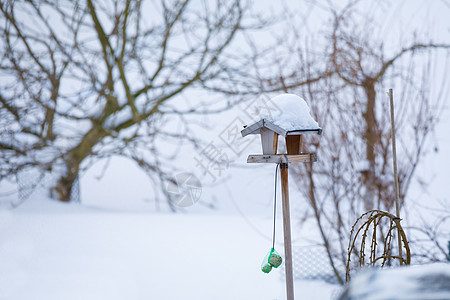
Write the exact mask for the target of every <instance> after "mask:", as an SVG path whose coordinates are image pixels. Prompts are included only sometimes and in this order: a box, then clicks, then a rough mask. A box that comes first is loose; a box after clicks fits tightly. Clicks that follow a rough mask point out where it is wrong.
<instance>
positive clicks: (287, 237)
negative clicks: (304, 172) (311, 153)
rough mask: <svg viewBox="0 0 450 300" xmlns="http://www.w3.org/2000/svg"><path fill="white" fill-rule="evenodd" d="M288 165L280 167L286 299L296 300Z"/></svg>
mask: <svg viewBox="0 0 450 300" xmlns="http://www.w3.org/2000/svg"><path fill="white" fill-rule="evenodd" d="M288 166H289V164H287V163H282V164H281V165H280V174H281V195H282V207H283V233H284V256H285V260H284V265H285V271H286V296H287V297H286V298H287V300H294V276H293V270H292V244H291V216H290V208H289V182H288Z"/></svg>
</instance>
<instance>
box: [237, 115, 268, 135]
mask: <svg viewBox="0 0 450 300" xmlns="http://www.w3.org/2000/svg"><path fill="white" fill-rule="evenodd" d="M263 125H264V119H262V120H259V121H258V122H256V123H255V124H252V125H250V126H247V127H245V128H244V130H242V131H241V135H242V136H243V137H244V136H246V135H248V134H253V133H256V132H257V131H258V129H260V128H261V127H263Z"/></svg>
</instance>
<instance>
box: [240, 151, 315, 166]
mask: <svg viewBox="0 0 450 300" xmlns="http://www.w3.org/2000/svg"><path fill="white" fill-rule="evenodd" d="M315 161H317V157H316V154H315V153H304V154H299V155H286V154H274V155H264V154H251V155H249V156H248V158H247V163H278V164H281V163H286V162H287V163H291V162H315Z"/></svg>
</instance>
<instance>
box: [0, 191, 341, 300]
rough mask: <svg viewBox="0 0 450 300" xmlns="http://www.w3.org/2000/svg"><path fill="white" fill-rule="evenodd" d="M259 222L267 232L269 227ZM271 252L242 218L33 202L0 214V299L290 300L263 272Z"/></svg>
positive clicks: (276, 274) (327, 294) (316, 295)
mask: <svg viewBox="0 0 450 300" xmlns="http://www.w3.org/2000/svg"><path fill="white" fill-rule="evenodd" d="M253 221H254V222H256V224H257V225H261V226H262V227H267V226H266V225H267V219H263V218H261V219H259V221H258V219H254V220H253ZM258 222H259V223H260V224H258ZM269 249H270V243H268V241H267V240H266V239H265V238H263V237H261V236H260V235H258V234H257V233H255V231H254V230H252V229H251V227H249V226H248V224H246V223H245V221H244V220H243V219H242V218H241V217H239V216H236V215H228V216H227V215H223V214H222V215H218V214H215V213H214V212H212V213H211V214H208V215H206V214H172V213H167V214H166V213H158V214H156V213H151V212H147V213H138V212H118V211H105V210H98V209H94V208H89V207H84V206H81V205H77V204H63V203H57V202H55V201H51V200H48V199H42V198H35V199H30V200H28V201H27V202H25V203H24V204H23V205H21V206H20V207H18V208H17V209H14V210H2V211H0V262H1V263H0V299H14V300H19V299H27V300H29V299H45V300H51V299H58V300H60V299H83V300H87V299H95V300H99V299H108V300H113V299H284V298H285V287H284V283H283V281H281V277H282V276H281V274H280V272H281V270H280V269H277V270H273V271H272V272H271V273H269V274H264V273H262V272H261V271H260V269H259V268H260V264H261V261H262V258H263V257H264V255H265V254H266V252H267V250H269ZM280 250H281V251H282V249H280ZM338 290H339V287H338V286H335V285H331V284H327V283H323V282H311V281H296V286H295V293H296V295H297V299H330V298H332V297H334V296H335V295H337V291H338Z"/></svg>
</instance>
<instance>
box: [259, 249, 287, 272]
mask: <svg viewBox="0 0 450 300" xmlns="http://www.w3.org/2000/svg"><path fill="white" fill-rule="evenodd" d="M282 262H283V259H282V258H281V255H280V254H278V252H277V251H276V250H275V249H274V248H271V249H270V251H269V252H268V253H267V254H266V256H265V257H264V259H263V261H262V264H261V271H263V272H264V273H269V272H270V271H271V270H272V267H274V268H278V267H279V266H280V265H281V263H282Z"/></svg>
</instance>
